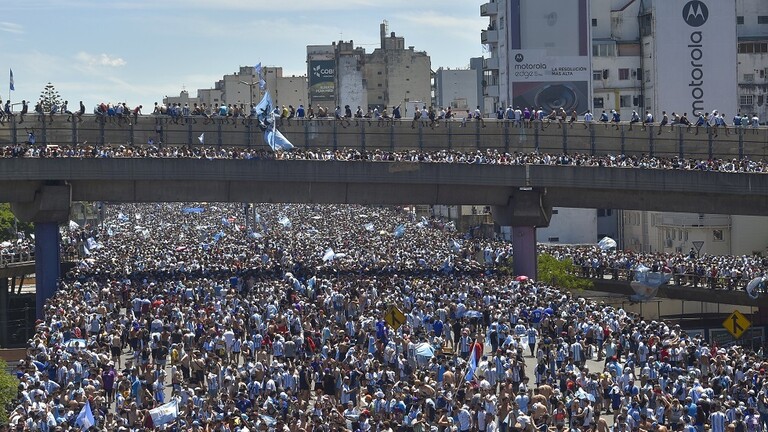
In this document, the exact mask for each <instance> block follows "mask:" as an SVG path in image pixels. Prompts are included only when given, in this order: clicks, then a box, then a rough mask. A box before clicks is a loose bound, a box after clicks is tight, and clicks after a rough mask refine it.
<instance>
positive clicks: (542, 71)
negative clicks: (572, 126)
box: [509, 50, 591, 115]
mask: <svg viewBox="0 0 768 432" xmlns="http://www.w3.org/2000/svg"><path fill="white" fill-rule="evenodd" d="M510 56H511V58H512V62H511V66H510V72H509V73H510V75H511V77H510V78H511V79H510V81H511V82H512V94H513V98H512V104H513V106H519V107H521V108H523V107H529V108H537V109H538V108H541V109H543V110H544V111H545V112H546V113H547V114H548V113H550V112H551V111H552V110H555V109H557V110H559V109H560V108H562V109H564V110H565V111H566V113H568V114H569V115H570V114H571V111H573V110H576V112H578V113H579V114H582V113H583V112H585V111H586V110H587V109H588V108H589V102H590V98H589V80H590V78H591V69H590V64H589V57H586V56H550V55H548V54H547V51H545V50H513V51H511V52H510Z"/></svg>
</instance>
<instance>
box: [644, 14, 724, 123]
mask: <svg viewBox="0 0 768 432" xmlns="http://www.w3.org/2000/svg"><path fill="white" fill-rule="evenodd" d="M653 13H654V20H655V22H656V28H655V33H654V36H655V39H654V44H655V51H656V57H655V59H654V63H655V76H654V78H655V79H654V96H655V97H656V106H655V107H653V108H654V110H656V111H660V110H665V111H667V112H670V111H676V112H687V113H688V116H689V118H690V117H691V116H693V115H695V114H696V113H698V112H706V111H709V112H711V111H713V110H718V111H720V112H725V113H726V114H728V115H733V114H735V113H736V107H737V104H738V87H737V77H736V64H737V59H736V49H735V47H736V46H737V42H736V4H735V0H664V1H657V2H654V12H653Z"/></svg>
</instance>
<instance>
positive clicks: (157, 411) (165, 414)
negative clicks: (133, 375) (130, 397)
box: [149, 399, 179, 427]
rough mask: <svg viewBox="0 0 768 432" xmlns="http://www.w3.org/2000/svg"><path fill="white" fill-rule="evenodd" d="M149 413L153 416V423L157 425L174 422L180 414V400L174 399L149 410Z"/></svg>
mask: <svg viewBox="0 0 768 432" xmlns="http://www.w3.org/2000/svg"><path fill="white" fill-rule="evenodd" d="M149 415H150V416H151V417H152V424H153V425H154V426H155V427H160V426H163V425H165V424H168V423H172V422H173V421H174V420H176V417H178V415H179V402H178V400H177V399H174V400H172V401H170V402H168V403H167V404H163V405H160V406H159V407H157V408H153V409H151V410H149Z"/></svg>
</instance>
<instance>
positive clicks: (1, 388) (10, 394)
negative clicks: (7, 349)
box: [0, 359, 19, 424]
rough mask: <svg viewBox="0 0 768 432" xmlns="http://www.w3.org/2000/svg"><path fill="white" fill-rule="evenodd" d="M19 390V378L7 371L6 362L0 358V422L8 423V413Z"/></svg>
mask: <svg viewBox="0 0 768 432" xmlns="http://www.w3.org/2000/svg"><path fill="white" fill-rule="evenodd" d="M18 390H19V380H18V379H17V378H16V377H15V376H13V375H11V374H10V373H9V372H8V364H7V363H6V362H5V360H2V359H0V407H1V408H4V409H0V423H1V424H8V413H9V412H11V410H12V409H13V406H12V404H13V401H14V399H16V396H17V394H18Z"/></svg>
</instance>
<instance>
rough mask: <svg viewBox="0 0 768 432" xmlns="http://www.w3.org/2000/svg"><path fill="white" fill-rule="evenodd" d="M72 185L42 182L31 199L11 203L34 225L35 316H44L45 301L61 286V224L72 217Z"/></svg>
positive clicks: (21, 216) (14, 210)
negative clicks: (59, 284) (70, 214)
mask: <svg viewBox="0 0 768 432" xmlns="http://www.w3.org/2000/svg"><path fill="white" fill-rule="evenodd" d="M71 205H72V188H71V186H70V185H67V184H50V185H42V186H41V187H40V189H39V190H38V191H37V192H35V199H34V201H31V202H22V203H11V210H12V211H13V213H14V214H15V215H16V217H17V218H18V219H19V220H22V221H25V222H33V223H34V224H35V289H36V296H35V299H36V304H37V306H36V317H37V318H38V319H43V315H44V313H43V311H44V308H43V306H45V302H46V300H48V299H49V298H51V297H52V296H53V295H54V294H55V293H56V289H57V287H58V281H59V276H60V272H61V247H60V241H59V224H61V223H63V222H66V221H68V220H69V213H70V206H71Z"/></svg>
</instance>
